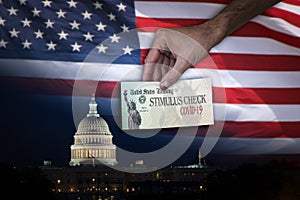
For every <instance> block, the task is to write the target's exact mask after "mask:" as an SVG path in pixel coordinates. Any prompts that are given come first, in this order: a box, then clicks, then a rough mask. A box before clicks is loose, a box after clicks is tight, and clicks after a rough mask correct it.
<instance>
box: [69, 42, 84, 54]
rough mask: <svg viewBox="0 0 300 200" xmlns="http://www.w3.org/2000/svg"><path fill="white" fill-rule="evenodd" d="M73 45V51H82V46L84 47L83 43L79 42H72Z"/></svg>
mask: <svg viewBox="0 0 300 200" xmlns="http://www.w3.org/2000/svg"><path fill="white" fill-rule="evenodd" d="M71 46H72V47H73V50H72V51H78V52H80V48H81V47H82V45H80V44H78V43H77V42H75V43H74V44H71Z"/></svg>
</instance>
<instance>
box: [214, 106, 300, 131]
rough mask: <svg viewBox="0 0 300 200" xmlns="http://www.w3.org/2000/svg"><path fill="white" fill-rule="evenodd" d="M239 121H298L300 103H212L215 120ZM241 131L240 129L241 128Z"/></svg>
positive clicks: (299, 118) (299, 117) (299, 119)
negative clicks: (223, 111)
mask: <svg viewBox="0 0 300 200" xmlns="http://www.w3.org/2000/svg"><path fill="white" fill-rule="evenodd" d="M224 108H225V113H226V114H225V120H226V121H240V122H257V121H259V122H276V121H280V122H289V121H290V122H291V121H300V114H299V113H300V105H297V104H296V105H281V104H280V105H274V104H270V105H266V104H219V103H215V104H214V116H215V120H219V121H221V120H223V119H224V116H223V113H222V112H221V111H222V110H224ZM241 131H242V130H241Z"/></svg>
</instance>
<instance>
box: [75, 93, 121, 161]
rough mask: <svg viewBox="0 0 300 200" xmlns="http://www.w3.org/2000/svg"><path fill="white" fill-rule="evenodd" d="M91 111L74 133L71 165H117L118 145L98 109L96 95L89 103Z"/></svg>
mask: <svg viewBox="0 0 300 200" xmlns="http://www.w3.org/2000/svg"><path fill="white" fill-rule="evenodd" d="M89 107H90V110H89V113H88V114H87V116H86V117H85V118H83V119H82V120H81V121H80V123H79V125H78V129H77V132H76V133H75V135H74V144H73V145H71V161H70V163H69V164H70V165H71V166H77V165H91V164H92V165H98V164H106V165H116V164H117V161H116V146H115V145H114V144H113V142H112V138H113V136H112V134H111V132H110V130H109V126H108V124H107V122H106V121H105V120H104V119H103V118H102V117H100V115H99V114H98V111H97V102H96V101H95V97H92V98H91V101H90V103H89Z"/></svg>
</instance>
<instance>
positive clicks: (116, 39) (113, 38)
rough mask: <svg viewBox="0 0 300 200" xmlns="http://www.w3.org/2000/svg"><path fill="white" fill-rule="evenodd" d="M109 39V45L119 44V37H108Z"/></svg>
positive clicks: (114, 35)
mask: <svg viewBox="0 0 300 200" xmlns="http://www.w3.org/2000/svg"><path fill="white" fill-rule="evenodd" d="M109 38H110V39H111V43H113V42H116V43H119V39H120V38H121V37H119V36H117V35H116V34H113V36H109Z"/></svg>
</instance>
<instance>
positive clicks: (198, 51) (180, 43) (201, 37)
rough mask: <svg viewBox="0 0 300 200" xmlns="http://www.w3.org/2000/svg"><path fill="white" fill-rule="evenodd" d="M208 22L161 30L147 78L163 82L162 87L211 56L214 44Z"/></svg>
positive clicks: (148, 63)
mask: <svg viewBox="0 0 300 200" xmlns="http://www.w3.org/2000/svg"><path fill="white" fill-rule="evenodd" d="M211 37H212V35H209V34H208V31H207V29H206V28H204V25H199V26H192V27H185V28H177V29H158V30H157V31H156V34H155V38H154V41H153V44H152V48H151V49H150V50H149V52H148V55H147V57H146V59H145V66H144V72H143V80H144V81H160V88H161V89H166V88H168V87H170V86H171V85H173V84H174V83H175V82H176V81H177V80H178V79H179V78H180V77H181V75H182V74H183V73H184V72H185V71H186V70H187V69H188V68H190V67H191V66H193V65H196V64H197V63H198V62H199V61H200V60H201V59H203V58H204V57H205V56H207V54H208V53H207V51H208V50H209V49H210V48H211V47H212V45H211V44H209V42H210V41H212V40H209V38H211Z"/></svg>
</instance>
